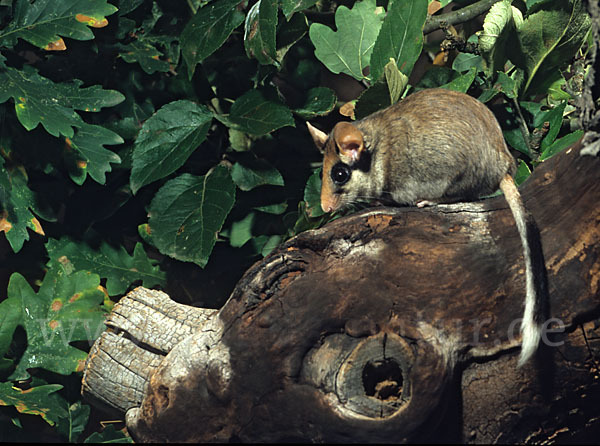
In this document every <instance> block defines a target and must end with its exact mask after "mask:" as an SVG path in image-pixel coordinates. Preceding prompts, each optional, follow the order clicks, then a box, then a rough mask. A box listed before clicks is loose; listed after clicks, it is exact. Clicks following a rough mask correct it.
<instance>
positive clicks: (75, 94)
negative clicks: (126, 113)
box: [0, 67, 125, 138]
mask: <svg viewBox="0 0 600 446" xmlns="http://www.w3.org/2000/svg"><path fill="white" fill-rule="evenodd" d="M82 83H83V82H82V81H80V80H75V81H73V82H64V83H54V82H52V81H51V80H49V79H47V78H45V77H42V76H40V75H39V74H38V73H36V72H35V71H33V70H32V69H30V68H26V67H24V68H23V70H16V69H14V68H10V67H6V68H4V69H2V70H0V103H3V102H6V101H7V100H8V99H9V98H11V97H12V98H13V99H14V101H15V111H16V113H17V118H18V119H19V122H21V124H22V125H23V127H25V128H26V129H27V130H32V129H34V128H36V127H37V125H38V124H39V123H42V125H43V126H44V128H45V129H46V131H47V132H48V133H50V134H51V135H53V136H59V135H64V136H66V137H68V138H72V137H73V134H74V130H73V127H78V126H80V125H81V123H82V122H83V121H82V119H81V117H80V116H79V115H78V114H77V113H75V110H83V111H87V112H89V111H93V112H96V111H99V110H100V109H101V108H103V107H112V106H114V105H116V104H119V103H120V102H122V101H123V100H124V99H125V96H123V95H122V94H121V93H119V92H118V91H114V90H103V89H102V88H101V87H100V86H99V85H94V86H92V87H87V88H80V86H81V84H82Z"/></svg>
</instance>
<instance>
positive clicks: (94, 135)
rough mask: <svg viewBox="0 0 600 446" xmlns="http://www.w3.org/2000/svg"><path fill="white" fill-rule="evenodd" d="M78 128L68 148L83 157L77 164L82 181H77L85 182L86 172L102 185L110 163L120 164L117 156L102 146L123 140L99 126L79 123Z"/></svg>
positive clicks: (119, 142)
mask: <svg viewBox="0 0 600 446" xmlns="http://www.w3.org/2000/svg"><path fill="white" fill-rule="evenodd" d="M78 127H79V128H78V129H77V132H75V135H74V136H73V139H72V140H71V141H70V146H71V147H72V148H74V149H76V150H77V151H78V152H79V153H80V154H81V156H82V157H83V160H82V162H80V163H78V167H79V168H80V169H81V171H82V173H83V175H81V177H82V179H81V180H79V181H81V182H82V181H83V180H85V173H86V172H87V173H89V174H90V176H91V177H92V178H93V179H94V180H95V181H96V182H98V183H100V184H104V183H105V182H106V172H110V171H111V170H112V167H111V165H110V163H120V162H121V158H120V157H119V155H117V154H116V153H114V152H111V151H110V150H108V149H105V148H104V145H107V144H108V145H115V144H122V143H123V138H121V137H120V136H119V135H118V134H117V133H115V132H113V131H112V130H108V129H105V128H104V127H100V126H99V125H90V124H86V123H84V122H81V123H79V125H78ZM67 142H69V141H67ZM73 179H74V178H73ZM74 181H75V179H74ZM75 182H78V181H75ZM78 183H79V182H78ZM79 184H81V183H79Z"/></svg>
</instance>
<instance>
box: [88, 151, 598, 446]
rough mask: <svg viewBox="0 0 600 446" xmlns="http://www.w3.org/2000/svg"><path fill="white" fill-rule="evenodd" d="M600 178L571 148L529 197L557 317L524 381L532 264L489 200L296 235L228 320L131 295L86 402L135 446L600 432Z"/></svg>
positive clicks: (116, 315)
mask: <svg viewBox="0 0 600 446" xmlns="http://www.w3.org/2000/svg"><path fill="white" fill-rule="evenodd" d="M599 180H600V160H599V159H598V158H597V157H594V156H583V155H581V154H580V148H579V147H575V148H572V149H568V150H567V151H565V152H564V153H562V154H560V155H558V156H556V157H554V158H552V159H550V160H548V161H546V162H544V163H543V165H541V166H539V167H538V168H537V169H536V171H535V173H534V175H533V176H532V177H531V178H530V179H529V180H528V181H527V182H526V184H525V185H524V187H522V188H521V191H522V194H523V198H524V201H525V202H526V206H527V207H528V208H529V210H530V211H531V212H532V214H533V215H534V217H535V218H536V220H537V222H538V225H539V227H540V232H541V238H542V245H543V249H544V256H545V259H546V266H547V270H548V282H549V290H550V314H551V316H552V318H553V319H552V320H550V321H549V324H548V328H550V329H551V330H550V332H549V333H547V337H546V338H545V345H543V346H542V348H541V350H540V352H539V354H538V356H537V357H536V358H535V360H534V361H530V362H529V363H528V364H526V365H525V366H524V367H522V368H517V367H516V358H517V355H518V352H519V349H518V345H519V334H518V329H519V322H520V320H519V319H520V317H521V316H522V311H523V310H522V309H523V299H524V296H525V283H524V262H523V257H522V254H521V246H520V241H519V236H518V233H517V230H516V227H515V224H514V221H513V218H512V215H511V213H510V210H509V209H508V207H507V204H506V202H505V200H504V198H503V197H496V198H491V199H487V200H483V201H480V202H475V203H460V204H452V205H439V206H435V207H431V208H425V209H417V208H383V207H382V208H375V209H370V210H366V211H364V212H361V213H359V214H354V215H351V216H348V217H345V218H342V219H338V220H336V221H334V222H332V223H330V224H328V225H326V226H325V227H323V228H321V229H319V230H314V231H307V232H305V233H302V234H300V235H298V236H297V237H295V238H293V239H291V240H289V241H288V242H287V243H285V244H284V245H282V246H281V247H280V248H279V249H277V250H276V251H275V252H273V253H272V254H270V255H269V256H268V257H266V258H265V259H263V260H262V261H260V262H257V263H256V264H255V265H254V266H253V267H252V268H250V269H249V270H248V271H247V272H246V274H245V275H244V276H243V278H242V279H241V280H240V282H239V283H238V285H237V287H236V289H235V290H234V292H233V293H232V295H231V297H230V299H229V300H228V301H227V303H226V304H225V305H224V306H223V308H221V309H220V310H219V311H215V310H206V309H197V308H193V307H187V306H184V305H180V304H176V303H174V302H172V301H170V300H168V298H167V296H166V295H164V294H162V293H160V292H156V291H151V290H145V289H143V288H138V289H136V290H134V291H133V292H132V293H130V294H129V295H128V296H126V297H125V298H124V299H122V300H121V302H119V304H117V306H115V309H114V310H113V313H112V315H111V318H110V319H109V321H108V322H107V325H108V327H109V330H108V331H107V332H106V333H105V334H103V335H102V337H101V338H100V339H99V340H98V341H97V343H96V344H95V345H94V347H93V350H92V352H91V353H90V356H89V359H88V362H87V365H86V370H85V374H84V381H83V392H84V394H85V395H86V396H89V397H91V398H92V399H93V400H95V401H100V402H101V403H102V404H104V405H109V406H111V407H113V408H116V409H118V410H120V411H121V412H125V411H126V422H127V426H128V430H129V431H130V433H131V434H132V436H133V437H134V438H135V439H136V440H137V441H153V442H162V441H201V442H207V441H219V442H221V441H232V440H233V441H245V442H280V441H311V442H321V441H326V442H400V441H410V442H414V441H428V442H435V441H443V442H448V441H464V442H474V443H477V442H492V441H497V442H524V441H550V442H553V441H554V442H558V441H566V440H569V441H571V440H577V439H578V438H581V437H580V436H582V435H584V436H585V435H589V434H590V432H595V433H597V432H598V431H599V430H600V429H599V427H600V421H599V418H598V412H597V407H598V405H599V404H600V391H599V379H598V374H599V372H598V365H599V358H600V343H599V342H598V339H600V338H599V336H598V325H599V322H600V293H599V290H598V289H599V286H600V243H599V242H600V231H599V225H600V207H598V202H599V201H600V181H599ZM165 321H166V322H165ZM167 322H168V323H167ZM578 436H579V437H578ZM585 438H587V439H588V441H590V440H591V438H595V437H584V439H585Z"/></svg>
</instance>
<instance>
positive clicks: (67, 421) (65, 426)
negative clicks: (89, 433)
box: [57, 401, 90, 443]
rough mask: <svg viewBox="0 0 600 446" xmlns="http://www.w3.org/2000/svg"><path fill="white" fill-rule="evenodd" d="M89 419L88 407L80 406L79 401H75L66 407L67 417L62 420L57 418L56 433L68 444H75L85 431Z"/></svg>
mask: <svg viewBox="0 0 600 446" xmlns="http://www.w3.org/2000/svg"><path fill="white" fill-rule="evenodd" d="M65 402H66V401H65ZM67 405H68V403H67ZM89 417H90V406H88V405H86V404H81V401H77V402H76V403H73V404H71V405H69V406H68V408H67V415H66V416H65V417H64V418H63V417H61V418H59V420H58V425H57V428H58V431H59V432H60V433H61V434H62V435H63V437H65V438H66V439H67V441H68V442H69V443H75V441H76V440H77V438H78V437H79V435H81V434H82V433H83V431H84V430H85V427H86V424H87V422H88V419H89Z"/></svg>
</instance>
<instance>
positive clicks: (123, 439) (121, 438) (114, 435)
mask: <svg viewBox="0 0 600 446" xmlns="http://www.w3.org/2000/svg"><path fill="white" fill-rule="evenodd" d="M84 443H133V439H132V438H131V437H130V436H128V435H127V434H126V433H125V432H123V431H120V430H116V429H115V425H114V424H109V425H108V426H106V427H105V428H104V429H103V430H102V432H94V433H93V434H92V435H90V436H89V437H88V438H86V439H85V441H84Z"/></svg>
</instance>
